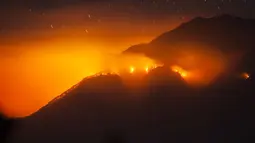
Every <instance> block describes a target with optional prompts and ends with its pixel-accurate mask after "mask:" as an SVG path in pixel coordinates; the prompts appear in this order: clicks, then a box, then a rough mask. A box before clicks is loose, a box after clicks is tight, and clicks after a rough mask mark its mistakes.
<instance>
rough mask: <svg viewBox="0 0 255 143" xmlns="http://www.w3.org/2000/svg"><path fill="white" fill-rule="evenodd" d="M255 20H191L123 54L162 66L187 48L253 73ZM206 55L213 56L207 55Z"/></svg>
mask: <svg viewBox="0 0 255 143" xmlns="http://www.w3.org/2000/svg"><path fill="white" fill-rule="evenodd" d="M254 37H255V20H254V19H243V18H239V17H234V16H230V15H220V16H216V17H212V18H202V17H198V18H194V19H193V20H191V21H189V22H187V23H184V24H182V25H180V26H179V27H177V28H175V29H173V30H171V31H169V32H166V33H164V34H162V35H160V36H158V37H157V38H155V39H154V40H152V41H151V42H150V43H148V44H140V45H135V46H132V47H130V48H128V49H127V50H126V51H124V52H123V53H125V54H127V53H142V54H145V55H146V56H148V57H150V58H153V59H155V60H159V61H161V62H163V63H170V64H172V63H174V64H176V59H178V58H180V57H181V56H183V53H185V52H188V53H189V54H190V55H192V56H196V55H194V53H192V52H190V51H189V50H190V49H191V50H192V51H194V48H195V49H198V48H201V49H211V50H217V51H219V52H220V53H221V54H222V56H223V57H224V58H225V60H227V61H228V66H231V68H232V66H233V65H234V68H233V69H234V70H239V71H240V70H241V71H242V70H246V71H249V72H252V71H254V69H255V65H254V62H253V61H254V56H253V55H254V53H255V48H254V47H255V41H254ZM210 52H211V51H209V52H208V50H207V53H206V52H204V53H206V54H209V55H208V56H215V55H212V54H211V53H210Z"/></svg>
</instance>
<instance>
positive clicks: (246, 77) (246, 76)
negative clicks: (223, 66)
mask: <svg viewBox="0 0 255 143" xmlns="http://www.w3.org/2000/svg"><path fill="white" fill-rule="evenodd" d="M242 77H243V78H244V79H249V78H250V75H249V74H248V73H246V72H245V73H243V74H242Z"/></svg>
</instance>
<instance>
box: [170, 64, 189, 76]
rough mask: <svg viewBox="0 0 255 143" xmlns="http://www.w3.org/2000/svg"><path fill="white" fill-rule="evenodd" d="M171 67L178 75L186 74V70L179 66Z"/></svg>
mask: <svg viewBox="0 0 255 143" xmlns="http://www.w3.org/2000/svg"><path fill="white" fill-rule="evenodd" d="M171 69H172V71H173V72H176V73H178V74H180V76H181V77H183V78H186V77H187V76H188V72H187V71H186V70H184V69H183V68H181V67H179V66H172V67H171Z"/></svg>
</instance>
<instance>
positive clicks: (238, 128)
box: [11, 67, 255, 143]
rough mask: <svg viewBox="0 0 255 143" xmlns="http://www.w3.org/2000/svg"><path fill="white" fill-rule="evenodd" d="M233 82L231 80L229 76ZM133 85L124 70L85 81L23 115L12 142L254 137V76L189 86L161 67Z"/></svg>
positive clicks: (241, 139)
mask: <svg viewBox="0 0 255 143" xmlns="http://www.w3.org/2000/svg"><path fill="white" fill-rule="evenodd" d="M228 81H230V80H228ZM142 83H143V84H140V86H139V87H132V86H129V84H130V83H129V84H126V83H125V81H124V80H122V78H120V77H119V76H118V75H111V74H108V75H101V76H96V77H90V78H86V79H84V80H82V81H81V82H80V83H78V84H77V85H75V86H74V87H72V88H71V89H70V90H68V91H67V92H65V93H63V94H62V95H61V96H59V97H58V98H56V99H55V100H53V101H52V102H51V103H49V104H48V105H46V106H45V107H43V108H42V109H41V110H39V111H38V112H36V113H34V114H33V115H31V116H29V117H26V118H24V119H21V120H20V122H21V123H22V124H21V127H20V129H19V130H17V131H16V133H15V134H13V136H12V137H11V138H12V139H13V141H12V142H14V143H15V142H27V143H29V142H37V143H45V142H61V143H65V142H66V143H67V142H90V143H124V142H127V143H128V142H132V143H136V142H137V143H138V142H139V143H141V142H146V143H155V142H160V143H161V142H162V143H163V142H174V143H176V142H201V143H204V142H217V143H219V142H222V143H223V142H224V143H225V142H246V140H248V139H250V140H251V139H253V138H252V137H253V134H252V132H251V131H250V130H249V129H255V128H254V124H253V123H254V117H253V111H254V109H255V108H254V106H253V101H254V96H253V95H254V91H253V87H252V85H253V84H254V81H253V80H242V79H231V82H229V83H228V82H219V83H217V82H216V83H215V85H213V86H210V87H208V88H204V89H192V88H189V87H188V86H187V85H186V83H185V82H184V81H183V80H182V79H181V78H180V76H179V75H177V74H176V73H171V72H169V71H167V68H164V67H162V68H157V69H155V70H153V71H151V72H150V73H149V74H148V75H147V76H145V77H144V78H143V81H142Z"/></svg>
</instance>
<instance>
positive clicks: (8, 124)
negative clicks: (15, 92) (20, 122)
mask: <svg viewBox="0 0 255 143" xmlns="http://www.w3.org/2000/svg"><path fill="white" fill-rule="evenodd" d="M13 124H14V120H13V119H8V118H6V117H5V116H4V115H2V114H1V113H0V142H1V143H5V142H6V141H7V139H9V137H10V134H11V133H12V131H13Z"/></svg>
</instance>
